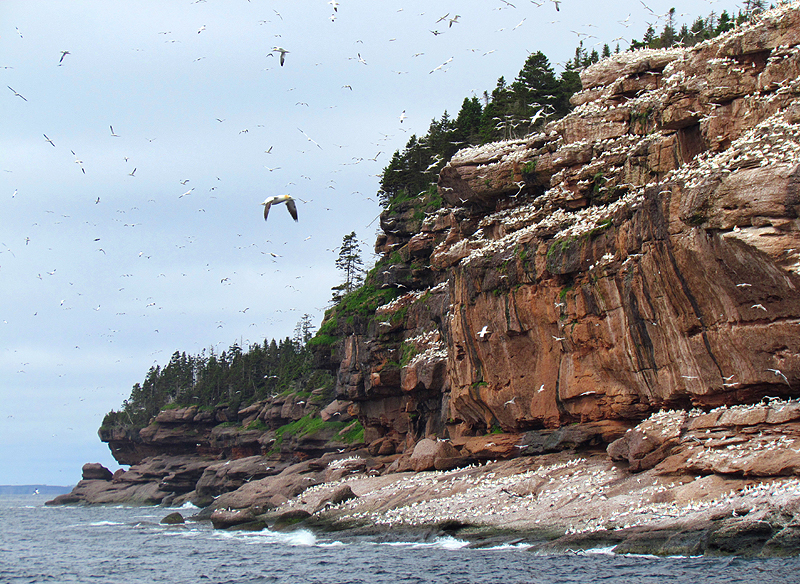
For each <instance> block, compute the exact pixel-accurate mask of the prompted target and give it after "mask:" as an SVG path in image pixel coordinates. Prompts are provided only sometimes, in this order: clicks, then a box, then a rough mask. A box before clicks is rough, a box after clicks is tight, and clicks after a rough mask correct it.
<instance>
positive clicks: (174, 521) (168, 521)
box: [160, 511, 186, 525]
mask: <svg viewBox="0 0 800 584" xmlns="http://www.w3.org/2000/svg"><path fill="white" fill-rule="evenodd" d="M160 523H161V524H162V525H181V524H183V523H186V520H185V519H184V518H183V515H181V514H180V513H178V512H177V511H174V512H173V513H170V514H169V515H165V516H164V518H163V519H162V520H161V521H160Z"/></svg>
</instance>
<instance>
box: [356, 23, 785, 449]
mask: <svg viewBox="0 0 800 584" xmlns="http://www.w3.org/2000/svg"><path fill="white" fill-rule="evenodd" d="M798 30H800V12H798V11H797V10H796V9H788V10H781V11H776V12H772V13H769V14H768V15H766V16H765V17H764V18H763V19H762V20H761V21H760V22H758V23H756V24H753V25H748V26H744V27H742V28H741V29H737V30H736V31H734V32H732V33H729V34H727V35H725V36H723V37H721V38H719V39H716V40H714V41H708V42H705V43H702V44H700V45H698V46H695V47H693V48H691V49H672V50H661V51H652V50H641V51H634V52H629V53H623V54H619V55H615V56H612V57H611V58H610V59H606V60H604V61H602V62H601V63H598V64H596V65H593V66H591V67H589V68H588V69H586V70H585V71H584V72H583V73H582V74H581V80H582V83H583V91H582V92H581V93H579V94H577V95H576V96H574V98H573V103H574V104H575V105H576V107H575V109H574V111H573V112H572V113H570V114H569V115H567V116H566V117H564V118H563V119H560V120H558V121H555V122H552V123H551V124H549V125H547V126H546V127H545V129H544V131H543V132H542V133H540V134H536V135H533V136H528V137H526V138H523V139H519V140H511V141H507V142H503V143H495V144H488V145H485V146H480V147H475V148H468V149H465V150H462V151H460V152H459V153H457V154H456V155H455V156H454V157H453V159H452V160H450V162H449V163H448V164H447V166H445V168H444V169H443V170H442V172H441V173H440V176H439V193H440V194H441V196H442V197H443V198H444V199H445V200H446V201H447V206H446V207H445V208H443V209H440V210H439V211H437V212H435V213H430V214H428V215H426V216H425V218H424V219H423V220H422V221H421V224H420V227H419V230H418V232H416V233H408V234H407V237H406V238H405V239H403V237H402V236H403V235H404V230H403V228H402V227H403V225H404V223H403V221H395V222H394V224H392V227H393V230H392V233H391V234H388V235H387V237H384V238H382V239H379V242H378V247H377V249H378V251H381V252H384V253H386V254H387V255H388V254H389V253H390V252H392V253H397V252H399V253H400V255H401V256H402V257H406V258H408V260H409V261H408V263H407V264H406V267H408V266H410V265H411V264H412V262H416V263H417V264H419V263H420V261H423V262H424V263H425V267H426V268H427V269H428V270H430V271H432V272H433V277H432V278H431V277H429V280H430V279H432V280H433V282H434V283H436V282H441V284H438V285H437V286H436V287H434V288H433V289H432V290H428V289H427V287H426V286H425V282H424V281H422V280H420V281H418V282H415V281H414V280H413V278H412V279H411V280H410V282H409V283H408V284H409V286H410V287H416V288H419V290H417V291H414V292H409V293H408V294H407V295H406V296H404V297H403V298H401V299H400V300H399V301H397V302H396V303H394V306H396V307H397V308H395V307H394V306H386V307H382V308H381V313H382V314H383V315H385V316H386V317H387V318H390V317H391V316H392V314H393V309H394V310H395V311H397V310H399V309H401V308H404V307H405V306H407V305H410V306H413V305H414V303H415V302H417V301H418V300H419V299H420V298H424V297H426V295H427V294H430V293H433V292H440V293H442V292H445V291H446V294H447V296H448V302H447V303H446V304H439V305H438V307H439V310H438V311H436V313H435V315H433V316H432V317H431V318H430V319H427V320H426V322H425V323H421V322H419V321H413V320H411V321H410V322H409V320H406V323H408V324H406V326H405V330H403V331H402V332H401V334H400V336H401V337H402V338H403V343H409V342H411V343H413V344H415V345H418V344H419V341H418V339H421V338H423V335H424V338H425V339H430V340H429V341H428V342H427V344H426V345H424V346H422V347H420V351H419V352H418V354H424V353H426V352H427V354H426V355H424V356H421V357H420V358H419V359H417V360H415V361H414V362H413V363H410V364H407V365H404V366H403V367H402V368H401V369H400V377H401V378H402V379H411V380H416V379H418V378H419V375H418V372H419V371H434V370H435V369H436V368H437V367H444V368H445V369H446V374H445V375H443V376H442V379H443V380H444V381H442V382H438V381H435V382H434V383H433V384H432V385H431V386H430V387H428V385H426V384H425V382H424V381H423V382H421V383H420V384H418V385H415V386H414V388H416V389H418V388H419V387H425V388H426V389H427V390H432V391H429V397H428V399H427V401H426V402H424V403H425V405H424V407H422V406H421V404H422V403H423V402H420V401H419V400H413V399H411V396H412V395H413V394H412V384H411V383H406V384H399V387H398V385H395V386H394V387H395V393H396V394H397V395H401V396H403V397H405V399H404V400H401V401H400V402H398V403H400V404H401V406H402V407H401V408H400V410H401V411H400V412H399V415H396V416H395V418H392V413H391V412H386V413H384V414H383V419H382V420H381V421H380V423H378V422H376V421H373V420H369V419H367V420H366V423H367V424H368V425H369V426H370V427H372V428H374V429H375V430H376V432H377V433H380V432H383V431H385V430H386V429H390V431H395V432H397V433H399V434H401V435H402V434H403V432H408V430H406V428H407V426H408V425H409V422H410V421H411V420H412V419H413V420H414V422H415V427H414V428H413V430H415V431H416V434H414V440H416V439H419V438H420V437H421V436H422V435H423V432H424V431H425V430H427V431H430V430H432V429H438V428H441V425H442V423H443V422H444V424H445V426H446V429H447V433H448V434H449V435H450V436H451V437H457V436H461V435H474V434H480V433H483V432H486V431H488V430H490V429H492V428H500V429H502V430H504V431H507V432H519V431H524V430H530V429H537V428H558V427H560V426H563V425H564V424H570V423H575V422H579V423H584V422H593V421H600V420H620V421H627V422H628V423H635V422H637V421H639V420H641V419H642V418H644V417H645V416H647V415H648V414H649V413H651V412H653V411H657V410H659V409H661V408H663V407H681V408H690V407H692V406H700V407H715V406H720V405H733V404H739V403H753V402H756V401H758V400H759V399H760V398H762V397H764V396H794V395H797V393H798V389H797V388H798V387H800V385H798V384H800V335H799V334H798V333H800V328H799V327H798V317H800V293H799V292H800V291H799V289H798V285H800V279H798V270H799V269H800V262H798V252H799V251H800V231H798V226H799V224H798V219H797V218H798V209H799V207H798V205H800V183H798V177H800V125H799V122H800V102H798V101H797V98H798V95H800V84H799V83H798V81H797V79H798V73H800V47H798V46H797V45H798V40H800V33H798V32H797V31H798ZM407 223H408V221H406V222H405V224H407ZM402 270H403V266H395V267H394V268H393V269H392V270H390V271H389V272H390V274H394V273H400V272H402ZM415 284H416V286H415ZM374 339H375V337H372V338H371V339H370V340H367V341H362V342H361V345H362V346H363V347H364V349H365V350H363V351H362V353H361V362H360V364H361V368H360V369H358V375H360V376H361V378H362V379H363V380H364V381H363V384H364V386H365V388H367V390H366V392H367V393H368V391H369V387H370V383H369V380H370V379H371V378H373V377H374V375H375V374H374V371H375V370H376V369H377V368H378V367H379V366H380V364H379V363H378V362H376V360H375V359H372V360H370V352H369V346H370V342H374ZM378 340H379V337H378ZM348 342H350V343H353V342H356V341H353V340H348ZM381 349H382V347H381V345H380V342H378V343H377V346H376V348H375V351H374V352H373V354H375V353H379V352H380V350H381ZM431 381H434V380H433V379H431ZM397 390H400V391H397ZM383 391H384V392H391V388H390V389H386V388H384V390H383ZM401 391H402V393H401ZM365 395H366V394H365ZM353 399H356V400H358V399H364V397H363V396H361V397H359V396H354V398H353ZM434 402H435V403H434ZM364 407H369V406H367V405H365V406H364ZM403 413H404V414H406V415H405V417H404V416H403V415H402V414H403ZM423 428H424V429H425V430H423ZM407 435H408V434H407Z"/></svg>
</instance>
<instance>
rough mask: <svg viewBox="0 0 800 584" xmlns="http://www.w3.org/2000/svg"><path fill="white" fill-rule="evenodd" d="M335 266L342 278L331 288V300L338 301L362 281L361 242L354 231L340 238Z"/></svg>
mask: <svg viewBox="0 0 800 584" xmlns="http://www.w3.org/2000/svg"><path fill="white" fill-rule="evenodd" d="M335 263H336V267H337V268H338V269H339V270H340V271H341V272H342V275H343V277H344V280H343V281H342V283H341V284H339V285H338V286H334V287H333V288H331V290H333V297H332V301H333V302H338V301H339V300H341V299H342V297H343V296H344V295H346V294H349V293H350V292H352V291H353V290H355V289H356V288H358V287H359V286H360V285H361V283H362V282H363V281H364V262H363V260H362V259H361V242H360V241H358V238H357V237H356V232H355V231H351V232H350V234H349V235H345V236H344V237H343V238H342V245H341V246H340V247H339V257H338V258H336V262H335Z"/></svg>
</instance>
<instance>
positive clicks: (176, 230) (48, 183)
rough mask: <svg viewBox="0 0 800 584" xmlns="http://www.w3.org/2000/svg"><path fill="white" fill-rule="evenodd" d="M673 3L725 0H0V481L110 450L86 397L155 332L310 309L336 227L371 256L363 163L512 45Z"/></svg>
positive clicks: (202, 340)
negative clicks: (289, 206) (286, 199)
mask: <svg viewBox="0 0 800 584" xmlns="http://www.w3.org/2000/svg"><path fill="white" fill-rule="evenodd" d="M673 6H674V7H676V9H677V12H678V14H679V16H678V18H677V20H678V22H679V23H682V22H687V23H689V24H691V22H692V21H693V20H694V19H695V18H696V17H698V16H707V15H708V14H709V13H710V12H711V11H712V10H714V11H716V12H717V13H720V12H721V11H722V10H723V9H725V8H727V9H728V10H732V9H735V5H734V3H733V2H727V3H726V2H724V1H719V2H714V3H709V2H707V1H702V2H688V1H685V0H681V1H669V0H665V1H662V0H648V2H647V6H645V5H644V4H643V3H642V2H640V1H639V0H620V1H617V2H614V3H608V4H604V3H600V2H596V1H589V0H563V2H561V3H560V10H559V11H557V10H556V5H555V4H554V3H553V2H552V1H545V2H543V3H541V5H539V3H538V2H536V3H534V2H531V1H530V0H514V1H513V4H509V3H508V2H504V1H503V0H460V1H457V2H456V1H438V0H426V1H410V0H406V1H402V2H400V1H394V0H379V1H376V0H341V3H340V4H339V5H338V10H337V11H335V12H334V9H333V5H332V4H331V3H329V2H327V1H326V0H313V1H312V0H295V1H292V2H286V1H284V2H279V1H273V0H206V1H200V2H192V1H191V0H140V1H137V2H109V1H108V0H62V1H48V0H37V1H36V2H31V1H28V0H24V1H23V0H3V1H2V2H0V76H2V83H0V88H2V89H0V91H1V93H0V112H2V117H3V120H2V132H0V341H1V343H0V416H2V417H1V418H0V419H1V420H2V422H0V484H33V483H46V484H54V485H72V484H74V483H76V482H77V481H78V480H79V479H80V469H81V466H82V465H83V464H84V463H85V462H101V463H103V464H104V465H106V466H108V467H109V468H110V469H111V470H115V469H116V468H117V465H116V463H115V461H114V460H113V458H112V457H111V455H110V453H109V450H108V448H107V446H106V445H105V444H103V443H101V442H100V440H99V439H98V437H97V429H98V427H99V426H100V423H101V421H102V418H103V416H104V415H105V414H106V413H107V412H108V411H109V410H111V409H118V408H119V407H120V406H121V404H122V401H123V400H124V399H126V398H127V397H128V396H129V395H130V391H131V387H132V386H133V384H134V383H136V382H141V381H142V380H143V379H144V376H145V374H146V373H147V370H148V369H149V368H150V367H151V366H153V365H156V364H159V365H164V364H166V363H167V362H168V361H169V358H170V356H171V354H172V353H173V352H174V351H176V350H179V351H186V352H187V353H190V354H198V353H199V352H200V351H201V350H203V349H204V348H205V349H208V348H209V347H212V346H213V347H214V348H215V349H217V350H219V351H221V350H223V349H225V348H227V347H228V346H230V345H231V344H233V343H234V342H238V343H240V344H242V345H243V346H245V347H246V346H247V345H248V344H250V343H254V342H261V341H262V340H263V339H265V338H266V339H272V338H277V339H280V338H284V337H287V336H291V335H292V332H293V329H294V327H295V325H296V323H297V322H298V321H299V320H300V318H301V317H302V316H303V314H306V313H307V314H310V315H311V316H312V318H313V321H314V323H315V325H316V326H319V323H320V322H321V319H322V313H323V311H324V309H325V307H326V306H327V303H328V301H329V299H330V296H331V287H332V286H335V285H336V284H338V283H339V282H340V276H339V274H338V273H337V271H336V269H335V267H334V259H335V256H336V251H335V250H336V248H337V246H338V245H339V244H340V243H341V241H342V237H343V236H344V235H346V234H348V233H350V232H351V231H355V232H356V234H357V236H358V237H359V239H361V240H362V241H364V242H365V244H366V245H365V247H364V258H365V260H366V263H367V264H370V263H371V262H372V253H371V250H372V245H373V243H374V240H375V233H376V229H377V226H378V222H377V221H376V218H377V216H378V214H379V213H380V207H379V205H378V204H377V197H376V191H377V189H378V184H379V178H378V175H379V173H380V172H381V170H382V169H383V167H384V166H385V165H386V164H387V163H388V160H389V158H390V156H391V154H392V153H393V152H394V151H395V150H397V149H401V148H403V147H404V146H405V144H406V142H407V141H408V138H409V137H410V135H411V134H412V133H415V134H417V135H424V134H425V133H426V132H427V129H428V126H429V124H430V121H431V119H433V118H439V117H440V116H441V115H442V113H443V112H444V111H445V110H447V111H448V112H449V113H450V114H452V115H456V114H457V113H458V110H459V108H460V106H461V102H462V101H463V99H464V98H465V97H469V96H472V95H478V96H480V95H481V94H482V92H483V91H484V90H488V91H491V90H492V89H493V88H494V86H495V83H496V81H497V78H498V77H500V76H501V75H502V76H505V78H506V79H507V80H509V81H510V80H513V78H514V77H515V76H516V74H517V73H518V72H519V70H520V68H521V67H522V65H523V63H524V61H525V59H526V57H527V55H528V54H529V53H530V52H535V51H539V50H541V51H542V52H544V53H545V54H546V55H547V56H548V57H549V58H550V60H551V62H552V63H553V65H554V67H555V68H556V70H560V69H561V67H560V66H559V65H558V63H562V62H564V61H567V60H568V59H570V58H571V57H572V56H573V54H574V51H575V47H576V46H577V43H578V41H579V40H581V39H583V40H584V42H585V45H586V46H587V48H588V49H589V50H591V49H592V48H594V44H595V43H599V44H598V45H597V49H598V51H599V50H600V49H601V47H602V43H603V42H608V43H609V44H610V45H611V46H612V48H613V46H614V45H615V44H616V42H617V41H616V40H614V39H616V38H618V37H622V38H623V39H630V38H637V39H641V37H642V35H643V34H644V31H645V29H646V28H647V23H648V22H650V23H655V24H656V28H657V29H658V30H660V28H661V27H663V21H662V22H661V23H660V24H659V23H656V19H657V18H658V17H657V16H656V15H657V14H660V13H666V12H667V11H668V10H669V8H670V7H673ZM654 13H655V14H654ZM445 15H447V16H446V17H445V18H444V19H441V17H443V16H445ZM456 15H458V18H457V19H455V20H454V22H453V23H452V24H450V20H451V19H454V18H455V16H456ZM435 33H440V34H435ZM589 35H591V36H589ZM275 46H280V47H283V48H285V49H286V50H287V51H288V53H287V54H286V55H285V64H284V66H280V64H279V58H278V56H277V54H275V55H273V56H270V51H271V49H272V48H273V47H275ZM626 46H627V43H626V42H624V40H623V41H622V42H621V47H622V48H623V49H624V48H625V47H626ZM65 51H68V52H65ZM403 112H405V119H404V121H403V122H401V121H400V119H401V114H403ZM112 127H113V133H112ZM45 136H46V138H47V139H49V140H50V141H48V140H47V139H46V138H45ZM286 193H288V194H290V195H292V196H293V197H296V198H297V199H299V201H298V212H299V218H300V220H299V222H298V223H295V222H294V221H292V219H291V217H290V216H289V214H288V213H287V212H286V209H285V207H284V205H279V206H277V207H273V209H272V211H271V212H270V216H269V221H268V222H266V223H265V221H264V219H263V216H262V209H263V207H261V206H259V203H260V202H261V201H263V200H264V199H265V198H266V197H268V196H272V195H278V194H286ZM273 254H274V255H273Z"/></svg>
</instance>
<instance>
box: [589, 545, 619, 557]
mask: <svg viewBox="0 0 800 584" xmlns="http://www.w3.org/2000/svg"><path fill="white" fill-rule="evenodd" d="M616 547H617V546H615V545H612V546H609V547H599V548H589V549H588V550H584V551H583V553H584V554H592V555H598V556H613V555H615V554H614V550H615V549H616Z"/></svg>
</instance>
